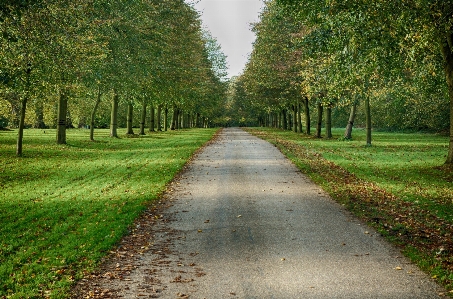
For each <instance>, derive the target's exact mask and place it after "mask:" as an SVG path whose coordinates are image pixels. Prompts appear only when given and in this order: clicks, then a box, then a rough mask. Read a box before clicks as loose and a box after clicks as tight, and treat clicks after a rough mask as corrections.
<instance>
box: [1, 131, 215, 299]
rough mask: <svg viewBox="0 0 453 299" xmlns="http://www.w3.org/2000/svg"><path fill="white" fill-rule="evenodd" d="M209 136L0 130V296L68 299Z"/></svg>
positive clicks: (199, 133) (195, 133)
mask: <svg viewBox="0 0 453 299" xmlns="http://www.w3.org/2000/svg"><path fill="white" fill-rule="evenodd" d="M215 132H216V130H215V129H191V130H180V131H171V132H165V133H153V134H148V135H146V136H140V137H138V136H137V138H126V135H125V131H124V132H123V131H122V130H119V134H120V136H122V138H118V139H116V138H115V139H112V138H110V137H109V132H108V130H96V136H95V138H96V140H97V141H95V142H90V141H88V140H89V132H88V131H87V130H77V129H74V130H68V136H67V140H68V144H67V145H56V144H55V130H25V132H24V133H25V136H24V157H22V158H17V157H16V156H15V142H16V137H17V131H1V132H0V298H66V297H67V296H68V292H69V290H70V287H71V285H72V284H73V283H74V281H76V280H77V279H80V278H81V277H83V275H84V274H85V273H88V272H90V271H92V270H93V269H94V268H95V267H96V265H97V264H98V263H99V261H100V260H101V258H102V257H103V256H105V255H106V254H107V253H108V251H109V250H110V249H111V248H112V247H113V246H115V245H116V244H117V243H118V242H119V240H120V239H121V237H122V236H124V235H125V234H127V233H128V230H129V228H130V225H131V224H132V223H133V221H134V219H135V218H136V217H137V216H138V215H140V213H141V212H142V211H144V210H145V208H146V207H147V206H149V205H150V204H151V203H152V202H153V201H154V200H156V199H157V198H158V197H159V195H160V194H161V193H162V192H163V191H164V190H165V188H166V184H167V183H169V182H170V181H171V180H172V179H173V178H174V176H175V175H176V174H177V173H178V172H179V171H180V170H181V169H182V167H183V166H184V164H185V163H186V162H187V161H188V160H189V159H190V157H191V156H192V155H193V153H194V152H195V151H196V150H197V149H198V148H200V147H201V146H202V145H203V144H205V143H206V142H207V141H208V140H210V139H211V138H212V137H213V135H214V134H215Z"/></svg>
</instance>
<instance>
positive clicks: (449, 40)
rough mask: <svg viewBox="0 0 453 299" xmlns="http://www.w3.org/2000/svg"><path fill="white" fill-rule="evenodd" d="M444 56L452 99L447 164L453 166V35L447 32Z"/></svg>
mask: <svg viewBox="0 0 453 299" xmlns="http://www.w3.org/2000/svg"><path fill="white" fill-rule="evenodd" d="M440 47H441V51H442V56H443V58H444V71H445V79H446V81H447V86H448V96H449V98H450V144H449V146H448V155H447V160H446V161H445V163H446V164H450V165H451V164H453V53H452V47H453V34H452V33H450V32H449V31H447V32H445V36H444V37H443V38H442V39H441V40H440Z"/></svg>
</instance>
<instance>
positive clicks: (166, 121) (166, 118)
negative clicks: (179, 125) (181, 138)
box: [164, 107, 168, 132]
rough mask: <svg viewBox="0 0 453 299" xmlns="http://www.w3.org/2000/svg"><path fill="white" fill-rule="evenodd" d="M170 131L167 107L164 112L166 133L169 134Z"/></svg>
mask: <svg viewBox="0 0 453 299" xmlns="http://www.w3.org/2000/svg"><path fill="white" fill-rule="evenodd" d="M167 129H168V107H165V110H164V131H165V132H167Z"/></svg>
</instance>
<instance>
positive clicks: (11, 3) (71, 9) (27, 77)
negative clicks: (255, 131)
mask: <svg viewBox="0 0 453 299" xmlns="http://www.w3.org/2000/svg"><path fill="white" fill-rule="evenodd" d="M0 33H1V36H0V128H16V129H17V128H18V129H19V134H18V140H17V150H16V151H17V155H18V156H21V155H22V151H23V150H22V140H23V130H24V128H29V127H34V128H41V129H45V128H56V129H57V134H56V142H57V143H58V144H65V143H66V129H67V128H73V127H76V128H90V129H91V132H90V139H91V140H94V132H93V131H94V129H95V128H110V135H111V136H113V137H118V135H117V134H118V133H117V128H118V127H127V128H128V129H127V134H134V130H133V127H136V128H139V134H142V135H143V134H145V131H154V130H158V131H160V130H166V129H167V128H171V129H178V128H179V127H190V126H194V127H206V126H208V123H209V122H212V121H213V120H214V118H215V117H218V115H219V114H220V113H221V109H220V105H218V104H217V103H218V102H219V101H221V100H222V99H223V98H224V94H225V91H226V82H225V81H226V80H225V76H226V60H225V56H224V55H223V53H222V52H221V50H220V46H219V45H218V44H217V41H216V40H215V39H214V38H213V37H212V36H211V35H210V33H209V32H207V31H206V30H203V29H202V25H201V21H200V19H199V15H198V12H196V11H195V9H194V8H193V7H192V6H191V5H190V4H187V3H185V2H184V1H182V0H181V1H179V0H178V1H170V0H168V1H167V0H166V1H153V0H134V1H127V2H126V1H120V0H116V1H103V0H76V1H72V0H71V1H69V0H67V1H66V0H64V1H61V0H20V1H17V0H7V1H2V2H1V4H0ZM134 111H135V112H136V113H135V114H137V115H138V117H135V118H133V116H134V115H135V114H134ZM137 111H139V112H138V113H137ZM169 114H170V115H169ZM170 119H171V121H170Z"/></svg>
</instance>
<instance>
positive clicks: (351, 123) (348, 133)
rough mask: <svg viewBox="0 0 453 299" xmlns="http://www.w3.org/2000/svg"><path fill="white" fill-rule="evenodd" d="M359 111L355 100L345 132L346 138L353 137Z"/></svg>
mask: <svg viewBox="0 0 453 299" xmlns="http://www.w3.org/2000/svg"><path fill="white" fill-rule="evenodd" d="M356 112H357V102H354V103H353V104H352V106H351V113H350V114H349V120H348V125H347V126H346V130H345V132H344V139H352V128H353V126H354V120H355V115H356Z"/></svg>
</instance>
